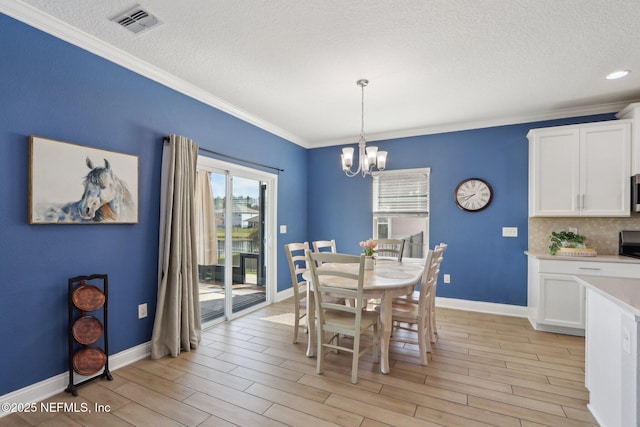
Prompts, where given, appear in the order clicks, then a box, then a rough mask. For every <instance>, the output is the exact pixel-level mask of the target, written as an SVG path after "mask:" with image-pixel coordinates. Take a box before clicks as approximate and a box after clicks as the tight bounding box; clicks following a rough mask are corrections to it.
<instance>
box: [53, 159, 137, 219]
mask: <svg viewBox="0 0 640 427" xmlns="http://www.w3.org/2000/svg"><path fill="white" fill-rule="evenodd" d="M86 164H87V166H88V167H89V169H90V171H89V173H88V174H87V175H86V176H85V178H84V182H83V184H84V191H83V193H82V198H81V199H80V200H78V201H75V202H70V203H67V204H57V205H49V206H47V207H46V208H45V210H44V211H41V217H42V218H43V219H44V220H45V221H47V222H84V223H89V222H114V221H117V222H135V221H136V207H135V202H134V199H133V197H132V196H131V192H130V191H129V189H128V188H127V185H126V183H125V182H124V181H123V180H121V179H120V178H118V177H117V176H116V174H115V173H114V172H113V169H111V165H110V163H109V161H108V160H107V159H104V167H97V166H94V165H93V162H92V161H91V159H90V158H89V157H87V158H86Z"/></svg>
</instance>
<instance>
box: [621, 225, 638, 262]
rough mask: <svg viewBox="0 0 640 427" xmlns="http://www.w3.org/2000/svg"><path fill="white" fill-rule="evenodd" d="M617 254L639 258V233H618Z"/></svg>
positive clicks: (627, 231)
mask: <svg viewBox="0 0 640 427" xmlns="http://www.w3.org/2000/svg"><path fill="white" fill-rule="evenodd" d="M619 241H620V245H619V252H618V253H619V254H620V255H624V256H630V257H634V258H640V231H629V230H626V231H624V230H623V231H621V232H620V239H619Z"/></svg>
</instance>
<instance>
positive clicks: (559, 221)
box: [529, 213, 640, 255]
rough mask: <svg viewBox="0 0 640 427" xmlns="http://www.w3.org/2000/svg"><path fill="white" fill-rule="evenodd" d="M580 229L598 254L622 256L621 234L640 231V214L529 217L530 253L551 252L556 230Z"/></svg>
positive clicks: (588, 243)
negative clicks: (600, 216)
mask: <svg viewBox="0 0 640 427" xmlns="http://www.w3.org/2000/svg"><path fill="white" fill-rule="evenodd" d="M569 228H577V229H578V234H581V235H583V236H586V238H587V242H586V243H587V247H590V248H595V250H596V251H597V252H598V255H617V254H618V233H619V232H620V231H621V230H640V214H638V213H632V214H631V216H630V217H625V218H579V217H578V218H555V217H554V218H529V251H530V252H533V253H548V252H549V245H550V244H551V241H550V240H549V236H550V235H551V232H552V231H567V230H569Z"/></svg>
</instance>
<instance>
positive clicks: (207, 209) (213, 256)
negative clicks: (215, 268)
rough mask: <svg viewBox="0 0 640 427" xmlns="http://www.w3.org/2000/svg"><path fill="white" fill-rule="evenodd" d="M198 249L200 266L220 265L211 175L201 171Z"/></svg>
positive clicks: (197, 209)
mask: <svg viewBox="0 0 640 427" xmlns="http://www.w3.org/2000/svg"><path fill="white" fill-rule="evenodd" d="M195 202H196V247H197V253H198V265H216V264H218V236H217V235H216V217H215V205H214V203H213V194H212V193H211V174H210V173H209V172H207V171H202V170H199V171H198V172H197V175H196V200H195Z"/></svg>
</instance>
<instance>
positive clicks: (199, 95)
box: [0, 0, 636, 149]
mask: <svg viewBox="0 0 640 427" xmlns="http://www.w3.org/2000/svg"><path fill="white" fill-rule="evenodd" d="M0 12H1V13H4V14H5V15H7V16H10V17H12V18H14V19H17V20H19V21H21V22H23V23H25V24H27V25H29V26H32V27H34V28H37V29H39V30H41V31H44V32H46V33H48V34H50V35H52V36H54V37H57V38H59V39H61V40H64V41H66V42H68V43H71V44H73V45H75V46H77V47H79V48H81V49H84V50H86V51H88V52H90V53H93V54H95V55H98V56H100V57H102V58H104V59H106V60H108V61H110V62H113V63H115V64H117V65H120V66H122V67H124V68H126V69H128V70H131V71H133V72H135V73H137V74H140V75H142V76H144V77H146V78H149V79H151V80H153V81H155V82H158V83H160V84H162V85H164V86H166V87H168V88H170V89H173V90H176V91H177V92H180V93H182V94H184V95H186V96H188V97H190V98H193V99H196V100H198V101H200V102H202V103H204V104H206V105H209V106H211V107H214V108H216V109H218V110H220V111H223V112H225V113H227V114H229V115H231V116H233V117H236V118H238V119H240V120H242V121H244V122H246V123H249V124H252V125H254V126H256V127H258V128H260V129H262V130H264V131H267V132H269V133H272V134H274V135H276V136H279V137H281V138H283V139H285V140H287V141H289V142H292V143H294V144H297V145H299V146H301V147H303V148H307V149H310V148H321V147H330V146H336V145H348V144H356V143H357V139H358V138H357V136H355V135H354V136H352V137H345V138H338V139H332V140H325V141H313V142H312V141H307V140H305V139H304V138H302V137H300V136H298V135H295V134H293V133H291V132H289V131H287V130H285V129H282V128H280V127H278V126H276V125H274V124H272V123H269V122H267V121H265V120H262V119H260V118H259V117H256V116H253V115H251V114H249V113H248V112H246V111H244V110H242V109H240V108H238V107H236V106H234V105H232V104H230V103H228V102H226V101H224V100H222V99H220V98H218V97H216V96H214V95H213V94H211V93H209V92H206V91H204V90H202V89H200V88H199V87H196V86H194V85H192V84H191V83H188V82H186V81H184V80H182V79H179V78H177V77H176V76H174V75H173V74H170V73H167V72H166V71H163V70H161V69H159V68H158V67H156V66H154V65H151V64H149V63H147V62H145V61H142V60H140V59H139V58H136V57H135V56H133V55H130V54H128V53H126V52H124V51H122V50H120V49H118V48H116V47H114V46H112V45H110V44H108V43H105V42H103V41H102V40H100V39H98V38H96V37H94V36H92V35H90V34H87V33H85V32H83V31H80V30H79V29H77V28H75V27H72V26H70V25H69V24H67V23H65V22H63V21H61V20H59V19H57V18H55V17H53V16H51V15H47V14H45V13H43V12H42V11H40V10H39V9H36V8H34V7H32V6H30V5H27V4H25V3H22V2H21V1H17V0H0ZM632 102H636V101H627V102H618V103H610V104H600V105H592V106H585V107H577V108H566V109H560V110H554V111H549V112H537V113H531V114H521V115H516V116H510V117H503V118H499V119H491V120H479V121H467V122H455V123H448V124H444V125H436V126H427V127H420V128H413V129H405V130H395V131H389V132H382V133H376V134H368V135H367V141H369V142H371V141H382V140H388V139H398V138H407V137H413V136H420V135H432V134H438V133H445V132H457V131H463V130H470V129H481V128H488V127H494V126H505V125H512V124H519V123H529V122H537V121H545V120H554V119H563V118H567V117H578V116H588V115H592V114H602V113H611V112H617V111H620V110H622V109H623V108H625V107H626V106H627V105H629V104H630V103H632Z"/></svg>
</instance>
